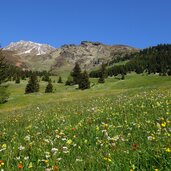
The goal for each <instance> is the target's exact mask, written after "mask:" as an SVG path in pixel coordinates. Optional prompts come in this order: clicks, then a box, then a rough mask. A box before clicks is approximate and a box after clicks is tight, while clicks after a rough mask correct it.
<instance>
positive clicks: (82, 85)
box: [79, 71, 90, 90]
mask: <svg viewBox="0 0 171 171" xmlns="http://www.w3.org/2000/svg"><path fill="white" fill-rule="evenodd" d="M89 88H90V81H89V76H88V73H87V72H86V71H84V72H83V73H82V74H81V76H80V81H79V89H81V90H84V89H89Z"/></svg>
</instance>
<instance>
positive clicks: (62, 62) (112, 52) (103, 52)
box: [51, 41, 139, 71]
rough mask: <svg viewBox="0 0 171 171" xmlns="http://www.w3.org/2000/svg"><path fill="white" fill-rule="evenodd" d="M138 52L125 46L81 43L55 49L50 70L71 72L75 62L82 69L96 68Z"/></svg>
mask: <svg viewBox="0 0 171 171" xmlns="http://www.w3.org/2000/svg"><path fill="white" fill-rule="evenodd" d="M137 51H139V50H138V49H136V48H132V47H129V46H125V45H113V46H109V45H104V44H102V43H99V42H88V41H83V42H81V44H80V45H73V44H71V45H64V46H62V47H61V48H59V49H56V51H54V52H53V53H52V54H51V55H52V56H53V58H54V59H55V63H54V65H53V66H52V67H51V69H52V70H57V71H58V70H60V71H61V70H71V68H73V66H74V64H75V62H79V63H80V65H81V68H82V69H86V70H89V69H92V68H94V67H98V66H99V65H101V64H102V62H105V63H107V62H110V61H111V60H113V59H115V58H118V57H119V58H123V57H124V56H125V55H126V54H131V53H135V52H137Z"/></svg>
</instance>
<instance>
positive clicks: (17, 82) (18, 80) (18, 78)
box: [15, 75, 20, 84]
mask: <svg viewBox="0 0 171 171" xmlns="http://www.w3.org/2000/svg"><path fill="white" fill-rule="evenodd" d="M15 83H16V84H20V76H19V75H17V76H16V80H15Z"/></svg>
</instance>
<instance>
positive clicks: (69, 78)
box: [65, 75, 73, 85]
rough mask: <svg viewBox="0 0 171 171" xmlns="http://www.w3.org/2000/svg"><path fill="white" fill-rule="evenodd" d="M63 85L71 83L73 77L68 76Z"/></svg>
mask: <svg viewBox="0 0 171 171" xmlns="http://www.w3.org/2000/svg"><path fill="white" fill-rule="evenodd" d="M65 85H73V77H72V76H71V75H69V76H68V79H67V81H66V82H65Z"/></svg>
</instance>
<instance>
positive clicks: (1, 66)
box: [0, 49, 9, 84]
mask: <svg viewBox="0 0 171 171" xmlns="http://www.w3.org/2000/svg"><path fill="white" fill-rule="evenodd" d="M8 67H9V66H8V65H7V63H6V61H5V57H4V56H3V54H2V49H0V84H2V83H3V82H6V81H7V80H8Z"/></svg>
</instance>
